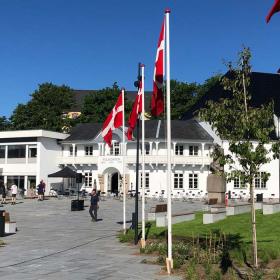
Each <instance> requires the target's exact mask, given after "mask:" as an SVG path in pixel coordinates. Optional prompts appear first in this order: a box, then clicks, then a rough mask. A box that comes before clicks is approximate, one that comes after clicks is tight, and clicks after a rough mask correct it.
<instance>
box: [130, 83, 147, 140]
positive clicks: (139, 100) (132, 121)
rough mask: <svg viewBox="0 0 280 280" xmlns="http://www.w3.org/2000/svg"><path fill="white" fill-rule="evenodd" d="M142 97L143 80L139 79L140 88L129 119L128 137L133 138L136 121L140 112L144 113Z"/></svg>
mask: <svg viewBox="0 0 280 280" xmlns="http://www.w3.org/2000/svg"><path fill="white" fill-rule="evenodd" d="M142 97H143V88H142V81H139V89H138V93H137V96H136V98H135V101H134V103H133V107H132V111H131V113H130V116H129V120H128V129H127V133H126V136H127V139H128V140H132V132H133V130H134V128H135V126H136V122H137V119H138V116H139V114H141V113H142Z"/></svg>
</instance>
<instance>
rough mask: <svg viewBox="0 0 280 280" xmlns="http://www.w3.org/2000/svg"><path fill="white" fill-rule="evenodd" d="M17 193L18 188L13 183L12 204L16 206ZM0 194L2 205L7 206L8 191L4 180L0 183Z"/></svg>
mask: <svg viewBox="0 0 280 280" xmlns="http://www.w3.org/2000/svg"><path fill="white" fill-rule="evenodd" d="M17 192H18V187H17V185H16V184H15V183H13V184H12V185H11V194H12V203H11V204H12V205H15V204H16V199H17ZM0 194H1V203H2V204H6V197H7V189H6V187H5V184H4V182H3V181H2V180H1V181H0Z"/></svg>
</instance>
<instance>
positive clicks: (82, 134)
mask: <svg viewBox="0 0 280 280" xmlns="http://www.w3.org/2000/svg"><path fill="white" fill-rule="evenodd" d="M171 127H172V129H171V134H172V135H171V137H172V138H173V139H182V140H183V139H184V140H198V141H200V140H202V141H211V142H212V141H213V138H212V137H211V136H210V135H209V134H208V133H207V132H206V131H205V130H204V129H203V128H202V127H201V126H200V125H199V123H198V122H197V121H195V120H188V121H180V120H174V121H172V122H171ZM101 128H102V124H100V123H81V124H78V125H77V126H75V127H74V128H72V130H71V132H70V136H69V137H68V138H66V139H65V140H64V141H65V142H68V141H89V140H92V139H94V138H95V137H96V136H97V135H98V134H99V133H100V132H101ZM141 131H142V129H141V122H140V137H141V135H142V134H141ZM135 133H136V131H135V130H134V136H135ZM145 135H146V139H165V138H166V122H165V121H162V120H148V121H145ZM64 141H63V142H64Z"/></svg>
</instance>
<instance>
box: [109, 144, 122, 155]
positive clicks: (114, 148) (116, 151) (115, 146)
mask: <svg viewBox="0 0 280 280" xmlns="http://www.w3.org/2000/svg"><path fill="white" fill-rule="evenodd" d="M119 154H120V143H119V142H115V141H113V142H112V146H111V148H110V155H112V156H118V155H119Z"/></svg>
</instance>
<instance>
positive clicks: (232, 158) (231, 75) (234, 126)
mask: <svg viewBox="0 0 280 280" xmlns="http://www.w3.org/2000/svg"><path fill="white" fill-rule="evenodd" d="M250 58H251V53H250V51H249V49H247V48H244V49H243V51H242V52H240V54H239V59H238V62H237V66H236V68H235V69H233V68H232V65H231V64H229V65H228V67H229V72H228V74H227V75H225V76H224V77H223V78H222V79H221V83H222V85H223V87H224V90H226V92H227V93H228V98H225V99H222V100H220V101H219V102H212V101H209V102H208V103H207V106H206V108H204V109H202V110H200V112H199V115H200V118H201V119H202V120H204V121H207V122H209V123H210V124H211V126H212V129H213V130H214V131H216V133H217V134H218V135H219V136H220V137H221V138H223V139H226V140H228V141H229V153H228V154H227V153H225V154H224V155H223V156H222V157H220V158H221V161H222V163H226V164H227V167H228V169H227V172H225V176H226V178H227V180H228V181H230V180H233V179H234V178H240V180H241V182H242V184H243V185H244V186H249V189H250V201H251V203H252V211H251V221H252V241H253V263H254V267H258V260H257V236H256V216H255V204H254V181H255V178H259V177H260V176H261V177H262V179H263V180H267V179H268V177H269V174H268V173H261V175H260V168H261V166H263V165H264V164H266V163H268V162H270V161H271V160H272V158H273V157H276V156H277V155H278V151H279V148H278V147H277V146H276V145H275V146H274V145H271V140H270V135H271V133H272V131H273V130H274V125H273V103H269V104H263V105H261V107H260V108H254V107H252V106H250V101H251V97H252V96H251V94H250V92H249V91H250V73H251V66H250ZM263 94H265V93H263ZM272 155H274V156H272ZM220 156H221V155H220Z"/></svg>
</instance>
